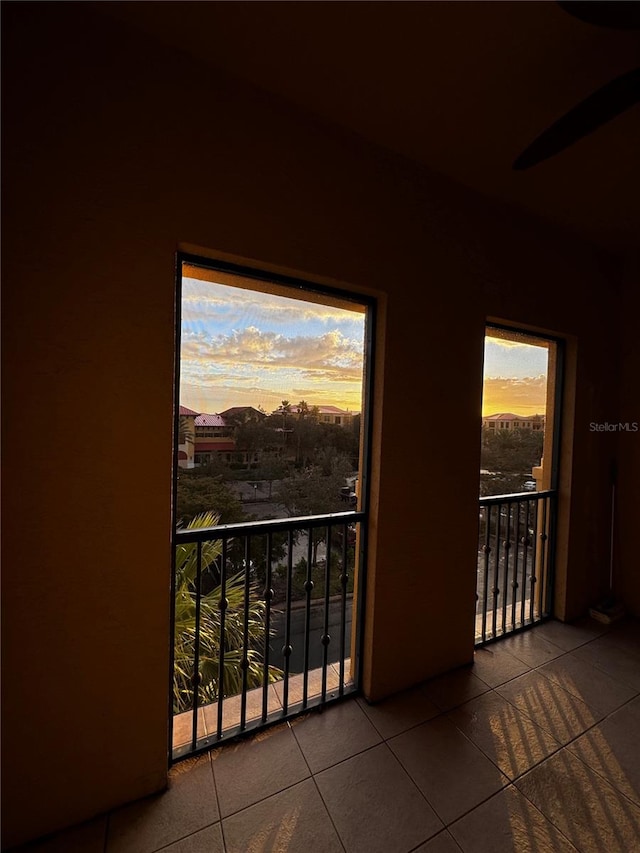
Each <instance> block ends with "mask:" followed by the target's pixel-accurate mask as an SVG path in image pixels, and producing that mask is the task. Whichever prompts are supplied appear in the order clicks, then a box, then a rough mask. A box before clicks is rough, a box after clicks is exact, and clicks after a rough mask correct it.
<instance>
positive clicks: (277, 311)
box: [171, 257, 374, 757]
mask: <svg viewBox="0 0 640 853" xmlns="http://www.w3.org/2000/svg"><path fill="white" fill-rule="evenodd" d="M179 292H180V300H179V313H180V325H179V335H180V347H179V358H178V365H177V377H178V378H177V397H178V410H177V412H176V436H177V441H176V459H175V473H176V477H175V502H174V506H175V528H176V531H175V545H174V555H175V569H174V585H175V599H174V600H175V612H174V646H173V657H174V660H173V672H172V677H173V705H172V716H173V726H172V743H171V746H172V751H173V755H174V757H181V756H182V755H185V754H189V753H191V752H193V751H195V750H197V749H201V748H207V747H208V746H210V745H212V744H213V743H215V742H219V741H220V740H222V739H223V738H224V739H227V738H228V737H230V736H233V735H235V734H238V733H239V732H241V731H245V730H249V729H252V728H255V727H256V726H259V725H265V724H267V723H270V722H273V721H274V720H276V719H282V718H283V717H285V718H286V717H288V716H291V715H292V714H295V713H298V712H299V711H301V710H304V709H306V708H308V707H311V706H312V705H317V704H321V703H324V702H326V701H328V700H329V699H331V698H336V697H338V696H341V695H343V694H344V693H345V692H346V691H350V690H353V689H355V688H356V687H357V683H358V667H359V644H360V636H361V619H360V618H359V616H358V613H359V609H360V608H359V602H360V600H361V596H360V590H361V587H362V582H363V576H364V546H365V538H366V537H365V535H364V534H365V526H366V517H367V484H368V476H367V459H368V448H369V441H368V424H369V408H370V388H371V383H372V376H371V364H372V359H371V350H372V343H373V322H374V305H373V302H372V301H370V300H367V299H366V298H362V297H359V296H354V295H353V294H349V293H345V292H340V291H336V290H330V289H325V288H321V287H317V286H315V285H311V284H308V283H305V282H300V281H294V280H292V279H289V278H286V277H280V276H273V275H269V274H264V275H263V274H261V273H258V272H256V271H254V270H248V269H244V268H238V267H234V266H231V265H227V264H210V263H209V262H206V261H202V260H200V259H196V258H192V257H182V258H180V265H179Z"/></svg>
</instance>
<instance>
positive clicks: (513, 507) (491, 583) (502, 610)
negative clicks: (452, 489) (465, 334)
mask: <svg viewBox="0 0 640 853" xmlns="http://www.w3.org/2000/svg"><path fill="white" fill-rule="evenodd" d="M561 352H562V351H561V343H560V341H558V340H556V339H553V338H550V337H543V336H539V335H535V334H532V333H530V332H525V331H519V330H514V329H508V328H504V327H500V326H488V327H487V330H486V334H485V352H484V374H483V400H482V430H481V462H480V465H481V469H480V510H479V541H478V570H477V584H476V642H477V643H478V644H482V643H485V642H488V641H490V640H494V639H497V638H498V637H501V636H505V635H506V634H510V633H513V632H515V631H518V630H521V629H523V628H526V627H529V626H530V625H533V624H535V623H536V622H539V621H541V620H542V619H544V618H545V617H546V616H548V615H549V614H550V612H551V609H552V603H553V602H552V592H553V556H554V555H553V546H554V532H555V514H556V491H555V490H556V482H557V469H558V460H557V453H556V448H557V444H558V442H557V441H556V436H557V434H558V428H559V423H558V413H559V410H560V406H559V392H560V376H561V371H560V359H561Z"/></svg>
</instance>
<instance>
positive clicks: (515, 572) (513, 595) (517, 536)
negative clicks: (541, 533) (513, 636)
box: [511, 503, 521, 631]
mask: <svg viewBox="0 0 640 853" xmlns="http://www.w3.org/2000/svg"><path fill="white" fill-rule="evenodd" d="M520 510H521V504H520V503H518V504H516V526H515V531H514V534H513V542H514V545H515V546H516V547H515V554H514V555H513V580H512V581H511V588H512V590H513V591H512V593H511V630H512V631H514V630H515V627H516V596H517V593H518V586H519V583H518V562H519V557H520Z"/></svg>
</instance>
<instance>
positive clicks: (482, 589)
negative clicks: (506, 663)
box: [476, 491, 556, 646]
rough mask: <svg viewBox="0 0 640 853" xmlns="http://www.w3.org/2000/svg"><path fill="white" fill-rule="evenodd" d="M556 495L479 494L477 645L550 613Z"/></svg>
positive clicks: (528, 624) (551, 492) (527, 493)
mask: <svg viewBox="0 0 640 853" xmlns="http://www.w3.org/2000/svg"><path fill="white" fill-rule="evenodd" d="M555 499H556V494H555V492H554V491H544V492H533V493H532V492H525V493H522V494H513V495H496V496H493V497H486V498H480V526H479V540H478V568H477V575H476V578H477V580H476V645H477V646H480V645H483V644H484V643H487V642H490V641H491V640H495V639H497V638H499V637H504V636H506V635H508V634H512V633H514V632H516V631H518V630H520V629H522V628H526V627H528V626H530V625H534V624H535V623H536V622H540V621H542V620H543V619H544V618H545V617H547V616H549V615H550V614H551V611H552V604H553V600H552V598H553V534H554V525H555Z"/></svg>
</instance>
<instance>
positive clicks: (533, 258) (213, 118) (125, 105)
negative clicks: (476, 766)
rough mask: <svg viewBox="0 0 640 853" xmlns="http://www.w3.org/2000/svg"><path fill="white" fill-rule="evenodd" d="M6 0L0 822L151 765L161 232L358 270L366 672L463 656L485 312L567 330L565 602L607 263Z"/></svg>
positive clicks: (182, 72)
mask: <svg viewBox="0 0 640 853" xmlns="http://www.w3.org/2000/svg"><path fill="white" fill-rule="evenodd" d="M7 6H8V7H9V8H7ZM3 11H4V18H5V21H4V27H3V34H4V37H5V45H4V51H3V52H4V61H5V72H4V75H3V77H4V84H5V94H4V108H5V121H4V134H5V139H4V161H5V162H4V194H5V199H4V203H5V209H4V213H5V215H4V218H3V242H4V247H5V249H4V252H5V259H4V293H3V301H4V307H3V325H4V334H3V359H4V364H5V368H4V381H5V387H4V397H5V402H4V418H5V428H4V432H3V450H4V458H5V461H4V467H5V472H4V513H3V525H4V536H3V549H4V554H3V556H4V572H3V584H4V594H3V631H4V635H5V636H4V642H3V674H4V680H5V682H4V683H5V687H4V691H3V730H4V737H5V744H4V749H3V752H4V772H5V773H6V780H7V781H6V782H5V784H4V785H3V798H4V803H3V810H4V815H5V817H4V824H5V826H4V832H5V844H11V843H15V842H19V841H21V840H23V839H25V838H26V837H31V836H33V837H35V836H38V835H40V834H42V833H44V832H48V831H52V830H54V829H56V828H59V827H62V826H64V825H67V824H69V823H72V822H75V821H78V820H80V819H83V818H87V817H89V816H91V815H93V814H95V813H98V812H100V811H103V810H106V809H108V808H110V807H112V806H114V805H117V804H118V803H121V802H125V801H127V800H130V799H133V798H135V797H138V796H141V795H143V794H146V793H149V792H151V791H154V790H158V789H159V788H161V787H162V786H163V785H164V784H165V779H166V762H167V759H166V727H167V723H166V717H167V701H168V696H167V694H168V672H167V667H168V643H169V605H170V602H169V566H170V554H169V542H170V469H171V451H172V442H171V429H172V406H173V400H172V394H173V377H172V365H173V344H174V313H173V298H174V254H175V251H176V249H177V247H178V246H179V245H180V244H189V245H190V246H201V247H204V248H206V249H210V250H212V251H215V250H218V251H220V252H223V253H225V254H226V255H231V256H233V257H236V258H238V259H244V260H247V261H250V260H251V259H255V260H256V261H257V262H258V263H264V264H271V265H273V266H274V267H276V268H278V269H281V270H282V271H285V272H287V271H289V272H290V271H295V270H297V271H299V272H301V273H302V274H306V275H309V276H312V277H316V278H318V279H321V280H326V279H335V280H338V281H341V282H343V283H344V284H346V285H348V286H353V287H355V288H360V289H364V290H367V291H369V292H373V293H378V294H381V295H382V296H383V299H381V302H384V303H385V305H386V309H385V316H384V318H383V319H384V324H383V325H384V346H383V347H382V346H381V347H380V348H379V354H380V357H381V358H380V364H379V370H378V374H377V380H376V398H375V406H376V416H375V423H376V434H375V436H374V441H375V447H376V454H375V459H376V467H375V471H374V481H375V482H376V483H377V484H378V491H377V494H376V495H375V496H374V502H373V516H372V523H371V530H372V534H371V535H372V541H371V553H372V555H374V558H375V559H374V561H373V565H372V566H371V575H370V578H369V582H368V597H367V622H366V630H365V639H366V641H365V660H364V690H365V693H366V695H367V696H368V698H370V699H372V700H376V699H379V698H381V697H383V696H385V695H388V694H389V693H391V692H393V691H396V690H399V689H401V688H403V687H407V686H409V685H411V684H414V683H416V682H418V681H420V680H422V679H424V678H426V677H429V676H432V675H434V674H436V673H439V672H442V671H445V670H447V669H449V668H451V667H454V666H457V665H460V664H463V663H466V662H469V661H470V660H471V658H472V653H473V613H474V607H475V601H474V591H475V572H476V549H477V541H476V536H477V520H478V509H477V495H478V469H479V437H480V401H481V393H482V347H483V334H484V325H485V321H486V318H487V317H488V316H492V317H497V318H502V319H504V320H508V321H512V322H521V323H526V324H527V325H534V326H537V327H540V328H544V329H547V330H549V331H554V332H566V333H568V334H572V335H574V336H575V338H576V340H577V341H578V343H577V348H578V349H577V351H578V357H577V362H576V368H575V374H574V375H573V376H571V377H570V379H569V381H570V382H571V383H573V385H572V387H573V389H574V391H575V410H576V424H577V425H578V426H579V428H578V426H577V427H576V432H575V437H574V438H573V439H572V438H571V436H569V437H567V438H566V441H567V442H568V443H569V444H570V445H571V452H572V454H573V464H572V469H571V471H569V472H568V474H567V477H566V486H565V489H566V495H565V498H566V499H567V500H568V497H569V493H572V494H573V495H574V497H575V496H576V490H577V493H578V494H577V498H576V506H575V509H574V508H573V507H572V508H571V511H570V512H569V511H568V513H569V520H568V527H567V537H568V544H567V549H566V565H565V566H564V568H563V571H564V572H565V574H566V577H567V578H568V584H567V587H566V595H565V598H564V600H563V604H562V613H561V615H564V616H567V615H569V616H570V615H577V614H578V613H579V612H580V611H581V609H584V607H585V606H586V605H587V604H588V603H590V602H589V599H590V597H591V596H592V594H593V593H594V592H595V590H597V589H598V588H599V584H601V579H602V565H603V554H604V553H605V550H606V530H605V531H601V530H600V528H599V527H598V521H597V520H598V519H599V518H600V514H601V511H602V506H601V504H602V482H603V477H606V474H605V473H604V471H603V466H602V464H601V462H600V445H599V444H597V443H596V442H595V441H594V440H593V438H592V436H591V434H590V433H589V431H588V428H587V425H588V423H589V421H592V420H596V419H597V418H598V417H601V416H604V414H605V411H606V410H607V405H608V404H607V401H606V391H604V390H603V389H604V388H605V385H606V381H605V380H606V368H605V365H603V363H602V359H601V358H600V353H601V347H602V346H603V341H605V340H606V338H607V335H608V331H607V329H608V326H607V324H608V312H609V303H608V302H607V301H606V300H604V302H603V301H602V298H601V300H600V302H599V303H598V305H597V308H594V303H593V300H592V299H591V296H594V295H595V294H599V295H600V297H602V294H603V293H605V292H606V285H607V281H608V272H609V271H608V267H607V265H606V263H604V262H603V261H602V259H601V258H600V257H599V256H597V255H595V254H594V253H592V252H591V251H590V250H589V249H588V248H587V247H585V246H584V245H582V244H580V243H579V242H576V241H573V240H572V239H570V238H567V237H565V236H563V235H560V234H557V233H555V232H554V231H552V230H550V229H548V228H547V227H546V226H544V225H541V224H540V223H538V222H537V221H536V220H533V219H530V218H527V217H525V216H524V215H523V216H520V215H518V214H516V213H514V212H512V211H506V210H501V209H500V208H497V207H495V206H494V205H492V204H490V203H489V202H486V201H484V200H483V199H481V198H479V197H478V196H476V195H474V194H472V193H471V192H468V191H466V190H464V189H462V188H460V187H457V186H455V185H454V184H452V183H451V182H449V181H447V180H445V179H442V178H439V177H437V176H435V175H431V174H429V173H428V172H427V171H426V170H423V169H420V168H418V167H417V166H414V165H412V164H410V163H409V162H407V161H404V160H402V159H400V158H397V157H395V156H392V155H391V154H388V153H385V152H384V151H381V150H378V149H376V148H373V147H369V146H368V145H366V144H365V143H364V142H362V141H361V140H359V139H358V138H356V137H351V136H349V135H347V134H343V133H342V132H339V131H338V130H333V129H331V128H328V127H325V126H323V125H322V124H321V123H319V122H316V121H315V120H314V119H312V118H309V117H306V116H305V115H303V114H300V113H296V112H295V111H293V110H292V109H291V110H290V109H289V108H288V107H287V106H286V105H283V104H280V103H279V102H277V101H275V100H272V99H271V98H270V97H268V96H267V95H265V94H264V93H261V92H260V91H257V90H253V89H251V88H249V87H248V86H245V85H244V84H241V83H239V82H237V81H234V80H233V79H230V78H228V77H225V76H224V75H222V74H220V73H217V72H216V71H215V69H213V68H211V67H205V66H203V65H200V64H198V63H196V62H195V61H193V60H191V59H190V58H189V57H188V56H187V55H184V54H182V53H180V52H178V51H172V50H169V49H166V48H164V47H161V46H160V45H156V44H154V43H153V42H151V41H148V40H147V37H146V36H144V35H142V34H140V33H137V32H135V31H133V30H131V31H130V30H128V29H126V28H125V27H124V26H122V27H121V26H120V25H119V24H116V23H114V22H113V21H111V20H109V18H108V17H106V16H105V15H104V14H103V13H102V12H101V10H100V8H99V6H98V7H96V8H91V7H89V6H86V5H85V4H51V5H50V6H47V5H46V4H45V5H42V6H41V5H39V4H5V7H4V9H3ZM594 298H595V297H594Z"/></svg>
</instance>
